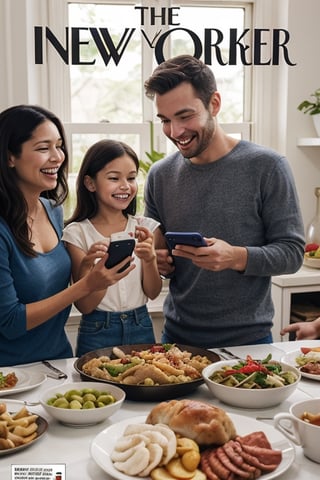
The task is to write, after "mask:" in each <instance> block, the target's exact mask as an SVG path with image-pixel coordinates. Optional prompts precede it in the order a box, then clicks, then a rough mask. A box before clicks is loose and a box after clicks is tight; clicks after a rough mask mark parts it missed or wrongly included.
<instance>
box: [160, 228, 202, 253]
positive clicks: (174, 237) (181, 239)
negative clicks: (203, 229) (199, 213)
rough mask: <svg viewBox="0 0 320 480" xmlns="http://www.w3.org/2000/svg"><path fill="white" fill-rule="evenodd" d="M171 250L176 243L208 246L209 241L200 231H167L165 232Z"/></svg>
mask: <svg viewBox="0 0 320 480" xmlns="http://www.w3.org/2000/svg"><path fill="white" fill-rule="evenodd" d="M164 236H165V239H166V241H167V244H168V246H169V248H170V250H173V249H174V248H175V246H176V245H178V244H179V245H191V246H192V247H206V246H207V243H206V241H205V239H204V238H203V236H202V235H201V233H199V232H166V233H165V234H164Z"/></svg>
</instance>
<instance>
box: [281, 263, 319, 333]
mask: <svg viewBox="0 0 320 480" xmlns="http://www.w3.org/2000/svg"><path fill="white" fill-rule="evenodd" d="M306 292H320V270H319V269H316V268H309V267H307V266H303V267H302V268H301V269H300V270H299V271H298V272H296V273H294V274H291V275H279V276H276V277H272V299H273V303H274V307H275V314H274V319H273V322H274V326H273V329H272V335H273V341H274V342H279V341H282V340H283V341H285V340H287V338H282V337H281V336H280V330H281V328H282V327H284V326H285V325H288V324H289V323H290V315H291V305H292V295H293V294H295V293H306Z"/></svg>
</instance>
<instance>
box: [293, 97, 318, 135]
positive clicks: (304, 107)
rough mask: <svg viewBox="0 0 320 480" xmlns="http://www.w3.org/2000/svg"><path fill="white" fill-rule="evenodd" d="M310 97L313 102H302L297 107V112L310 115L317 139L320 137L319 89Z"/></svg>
mask: <svg viewBox="0 0 320 480" xmlns="http://www.w3.org/2000/svg"><path fill="white" fill-rule="evenodd" d="M310 97H312V98H313V99H314V100H313V101H310V100H303V102H301V103H300V104H299V105H298V110H300V111H301V112H303V113H307V114H309V115H311V117H312V120H313V124H314V128H315V129H316V132H317V135H318V137H320V88H318V89H317V90H315V91H314V92H313V93H311V95H310Z"/></svg>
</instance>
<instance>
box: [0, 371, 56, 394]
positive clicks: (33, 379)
mask: <svg viewBox="0 0 320 480" xmlns="http://www.w3.org/2000/svg"><path fill="white" fill-rule="evenodd" d="M0 372H2V373H3V375H8V373H11V372H14V373H15V374H16V376H17V378H18V382H17V384H16V386H15V387H12V388H1V389H0V397H4V396H6V395H13V394H14V393H20V392H24V391H26V390H31V389H32V388H35V387H38V386H39V385H41V384H42V383H43V382H44V381H45V380H46V379H47V376H46V375H45V374H44V373H41V372H30V371H27V370H23V369H22V368H17V367H0Z"/></svg>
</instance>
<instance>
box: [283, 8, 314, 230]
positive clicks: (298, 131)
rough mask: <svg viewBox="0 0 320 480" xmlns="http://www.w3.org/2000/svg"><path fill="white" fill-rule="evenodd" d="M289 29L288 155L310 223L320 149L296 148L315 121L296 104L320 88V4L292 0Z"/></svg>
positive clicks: (309, 131) (312, 133) (305, 216)
mask: <svg viewBox="0 0 320 480" xmlns="http://www.w3.org/2000/svg"><path fill="white" fill-rule="evenodd" d="M289 4H290V9H289V21H288V29H289V31H290V32H292V41H293V48H294V51H295V52H296V53H295V55H296V58H297V59H298V65H297V67H294V68H292V69H289V73H288V90H287V96H288V108H287V137H286V155H287V157H288V158H289V160H290V162H291V165H292V169H293V172H294V176H295V180H296V183H297V188H298V192H299V195H300V201H301V207H302V212H303V218H304V220H305V223H307V222H308V221H309V220H310V219H311V217H312V216H313V215H314V213H315V196H314V187H316V186H320V147H297V146H296V140H297V138H298V137H313V136H316V132H315V129H314V126H313V122H312V119H311V117H310V116H309V115H304V114H303V113H302V112H300V111H298V110H297V105H299V103H300V102H301V101H302V100H305V99H307V98H308V97H309V94H310V93H312V92H313V91H314V90H316V89H317V88H319V87H320V62H319V45H320V29H319V18H320V2H319V0H304V1H301V0H289Z"/></svg>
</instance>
